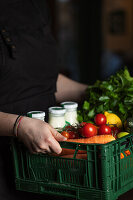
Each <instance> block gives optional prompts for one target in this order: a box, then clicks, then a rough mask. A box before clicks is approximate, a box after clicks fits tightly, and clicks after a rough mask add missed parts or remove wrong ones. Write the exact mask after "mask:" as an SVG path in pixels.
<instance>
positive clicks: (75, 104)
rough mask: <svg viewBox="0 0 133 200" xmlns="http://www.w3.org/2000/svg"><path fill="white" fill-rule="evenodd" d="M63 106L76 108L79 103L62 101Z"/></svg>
mask: <svg viewBox="0 0 133 200" xmlns="http://www.w3.org/2000/svg"><path fill="white" fill-rule="evenodd" d="M61 106H63V107H64V108H66V109H74V108H77V107H78V103H76V102H72V101H66V102H62V103H61Z"/></svg>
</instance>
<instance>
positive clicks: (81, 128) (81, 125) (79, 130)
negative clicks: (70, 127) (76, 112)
mask: <svg viewBox="0 0 133 200" xmlns="http://www.w3.org/2000/svg"><path fill="white" fill-rule="evenodd" d="M85 124H87V122H81V123H80V126H79V128H78V132H79V134H80V135H82V131H83V127H84V125H85Z"/></svg>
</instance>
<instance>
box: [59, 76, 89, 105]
mask: <svg viewBox="0 0 133 200" xmlns="http://www.w3.org/2000/svg"><path fill="white" fill-rule="evenodd" d="M87 87H88V85H85V84H82V83H79V82H77V81H73V80H71V79H69V78H67V77H66V76H64V75H62V74H59V76H58V79H57V92H56V93H55V96H56V101H57V102H58V103H60V102H62V101H68V100H71V101H77V102H78V101H80V100H81V98H82V96H84V94H85V91H86V89H87Z"/></svg>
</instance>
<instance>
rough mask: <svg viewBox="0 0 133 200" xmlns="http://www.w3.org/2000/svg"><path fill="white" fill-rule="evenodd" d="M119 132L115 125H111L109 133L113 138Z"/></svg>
mask: <svg viewBox="0 0 133 200" xmlns="http://www.w3.org/2000/svg"><path fill="white" fill-rule="evenodd" d="M120 132H121V130H120V129H119V128H118V127H117V126H113V127H111V133H112V135H113V136H114V137H115V138H117V134H118V133H120Z"/></svg>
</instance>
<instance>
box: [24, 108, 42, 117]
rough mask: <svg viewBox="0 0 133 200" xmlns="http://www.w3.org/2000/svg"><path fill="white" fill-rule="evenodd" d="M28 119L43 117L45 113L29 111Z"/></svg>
mask: <svg viewBox="0 0 133 200" xmlns="http://www.w3.org/2000/svg"><path fill="white" fill-rule="evenodd" d="M27 116H28V117H33V118H34V117H45V112H44V111H36V110H35V111H29V112H28V113H27Z"/></svg>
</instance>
